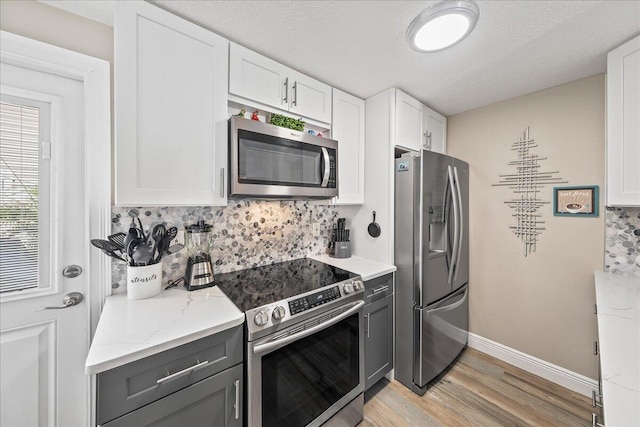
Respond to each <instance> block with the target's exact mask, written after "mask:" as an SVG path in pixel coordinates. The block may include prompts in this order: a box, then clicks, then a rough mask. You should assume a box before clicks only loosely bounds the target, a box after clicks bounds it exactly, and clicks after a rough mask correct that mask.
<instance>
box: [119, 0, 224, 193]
mask: <svg viewBox="0 0 640 427" xmlns="http://www.w3.org/2000/svg"><path fill="white" fill-rule="evenodd" d="M114 18H115V26H114V28H115V153H116V156H115V157H116V164H115V169H116V191H115V197H116V204H118V205H135V206H144V205H156V206H168V205H182V206H184V205H200V206H202V205H225V204H226V192H225V188H224V177H225V168H226V162H227V121H226V116H227V97H228V83H227V82H228V53H229V42H228V41H227V40H226V39H224V38H222V37H220V36H218V35H216V34H213V33H211V32H209V31H206V30H205V29H203V28H201V27H198V26H197V25H195V24H192V23H190V22H188V21H185V20H183V19H181V18H179V17H177V16H175V15H172V14H170V13H168V12H165V11H163V10H161V9H159V8H157V7H155V6H152V5H150V4H149V3H146V2H128V1H127V2H116V4H115V10H114Z"/></svg>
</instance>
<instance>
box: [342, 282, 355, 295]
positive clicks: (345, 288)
mask: <svg viewBox="0 0 640 427" xmlns="http://www.w3.org/2000/svg"><path fill="white" fill-rule="evenodd" d="M342 290H343V291H344V293H345V295H346V294H350V293H351V292H353V283H352V282H349V283H345V284H344V286H343V287H342Z"/></svg>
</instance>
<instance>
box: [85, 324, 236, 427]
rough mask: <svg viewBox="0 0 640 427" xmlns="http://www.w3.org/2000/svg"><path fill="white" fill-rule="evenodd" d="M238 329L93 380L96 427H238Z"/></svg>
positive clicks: (132, 363)
mask: <svg viewBox="0 0 640 427" xmlns="http://www.w3.org/2000/svg"><path fill="white" fill-rule="evenodd" d="M242 341H243V329H242V327H241V326H238V327H235V328H231V329H228V330H226V331H222V332H219V333H217V334H215V335H211V336H208V337H205V338H202V339H199V340H196V341H193V342H190V343H187V344H184V345H181V346H178V347H175V348H172V349H170V350H166V351H164V352H162V353H159V354H156V355H153V356H149V357H145V358H143V359H140V360H137V361H135V362H131V363H128V364H126V365H123V366H120V367H117V368H114V369H111V370H109V371H105V372H102V373H100V374H98V376H97V381H96V382H97V408H96V418H97V420H96V424H97V425H99V426H194V427H196V426H241V425H242V413H243V411H242V396H243V392H242V386H243V365H242V361H243V350H242V348H243V347H242Z"/></svg>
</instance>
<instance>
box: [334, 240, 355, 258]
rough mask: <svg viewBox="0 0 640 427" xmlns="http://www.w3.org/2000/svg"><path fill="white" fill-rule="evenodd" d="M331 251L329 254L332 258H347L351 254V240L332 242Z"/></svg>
mask: <svg viewBox="0 0 640 427" xmlns="http://www.w3.org/2000/svg"><path fill="white" fill-rule="evenodd" d="M333 245H334V246H333V253H330V254H329V256H331V257H333V258H349V257H350V256H351V242H334V243H333Z"/></svg>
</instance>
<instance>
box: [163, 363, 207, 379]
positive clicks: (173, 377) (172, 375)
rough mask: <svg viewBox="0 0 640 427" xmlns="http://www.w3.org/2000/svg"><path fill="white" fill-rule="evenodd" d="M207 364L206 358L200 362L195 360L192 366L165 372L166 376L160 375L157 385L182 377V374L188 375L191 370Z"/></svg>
mask: <svg viewBox="0 0 640 427" xmlns="http://www.w3.org/2000/svg"><path fill="white" fill-rule="evenodd" d="M207 364H209V361H208V360H205V361H204V362H200V361H199V360H196V364H195V365H193V366H190V367H188V368H186V369H183V370H182V371H178V372H176V373H174V374H169V372H167V376H166V377H162V378H160V379H159V380H157V381H156V384H157V385H160V384H163V383H166V382H167V381H171V380H174V379H176V378H179V377H182V376H184V375H188V374H190V373H192V372H195V371H197V370H198V369H200V368H204V367H205V366H206V365H207Z"/></svg>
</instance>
